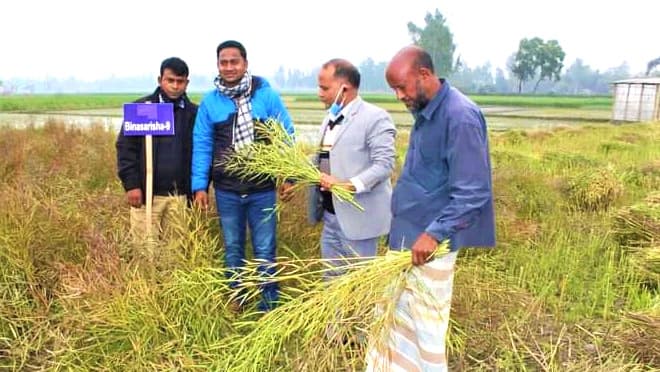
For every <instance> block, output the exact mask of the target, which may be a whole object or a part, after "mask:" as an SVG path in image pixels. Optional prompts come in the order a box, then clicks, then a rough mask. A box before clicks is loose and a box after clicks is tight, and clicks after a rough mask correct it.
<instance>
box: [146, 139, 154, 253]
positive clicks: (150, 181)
mask: <svg viewBox="0 0 660 372" xmlns="http://www.w3.org/2000/svg"><path fill="white" fill-rule="evenodd" d="M144 149H145V160H146V162H147V169H146V171H147V172H146V175H145V176H146V178H147V179H146V181H147V182H146V184H147V187H146V193H147V195H146V198H145V201H146V217H147V218H146V222H147V226H146V227H147V228H146V230H145V231H146V232H147V236H146V238H147V241H151V240H152V231H151V226H152V224H151V217H152V216H151V209H152V203H153V194H154V177H153V175H154V166H153V163H154V159H153V158H154V154H153V152H154V151H153V150H154V148H153V139H152V136H151V135H150V134H148V135H146V136H144Z"/></svg>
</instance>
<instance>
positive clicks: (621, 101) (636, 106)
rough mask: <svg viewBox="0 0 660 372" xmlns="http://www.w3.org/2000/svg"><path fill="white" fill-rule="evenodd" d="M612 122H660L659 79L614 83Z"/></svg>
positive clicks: (639, 79)
mask: <svg viewBox="0 0 660 372" xmlns="http://www.w3.org/2000/svg"><path fill="white" fill-rule="evenodd" d="M613 85H614V107H613V108H612V121H615V122H617V121H619V122H620V121H656V120H660V77H654V78H636V79H625V80H619V81H615V82H614V83H613Z"/></svg>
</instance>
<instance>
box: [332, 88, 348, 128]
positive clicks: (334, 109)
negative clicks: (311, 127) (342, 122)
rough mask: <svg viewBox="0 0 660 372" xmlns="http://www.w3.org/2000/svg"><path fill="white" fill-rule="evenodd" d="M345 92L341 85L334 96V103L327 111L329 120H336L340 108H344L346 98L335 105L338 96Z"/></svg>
mask: <svg viewBox="0 0 660 372" xmlns="http://www.w3.org/2000/svg"><path fill="white" fill-rule="evenodd" d="M344 90H346V86H345V85H342V86H341V87H340V88H339V91H338V92H337V95H336V96H335V101H334V102H333V103H332V105H331V106H330V108H329V109H328V114H329V116H330V120H335V119H336V118H337V115H339V113H340V112H341V108H342V106H344V102H345V101H346V98H344V99H342V101H341V103H337V101H338V100H339V95H340V94H341V93H342V92H343V91H344Z"/></svg>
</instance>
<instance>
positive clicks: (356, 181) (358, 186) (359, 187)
mask: <svg viewBox="0 0 660 372" xmlns="http://www.w3.org/2000/svg"><path fill="white" fill-rule="evenodd" d="M350 181H351V183H352V184H353V186H355V193H356V194H359V193H361V192H364V191H365V189H366V187H365V186H364V183H362V181H360V179H359V178H357V177H353V178H351V179H350Z"/></svg>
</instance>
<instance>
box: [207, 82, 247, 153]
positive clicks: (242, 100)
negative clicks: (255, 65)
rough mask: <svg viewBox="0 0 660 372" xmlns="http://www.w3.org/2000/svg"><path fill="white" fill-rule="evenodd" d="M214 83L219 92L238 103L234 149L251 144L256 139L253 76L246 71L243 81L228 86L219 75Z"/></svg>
mask: <svg viewBox="0 0 660 372" xmlns="http://www.w3.org/2000/svg"><path fill="white" fill-rule="evenodd" d="M214 84H215V86H216V88H218V92H220V93H221V94H223V95H225V96H227V97H229V98H231V99H232V100H233V101H234V104H235V105H236V119H235V120H234V149H236V150H238V149H240V148H242V147H244V146H247V145H249V144H250V143H252V142H253V141H254V124H253V122H252V104H251V103H250V98H251V97H250V90H251V88H252V76H251V75H250V73H249V72H247V71H246V72H245V75H243V78H242V79H241V81H240V82H239V83H238V84H237V85H235V86H233V87H226V86H225V85H224V81H223V80H222V78H221V77H220V76H217V77H216V78H215V81H214Z"/></svg>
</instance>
